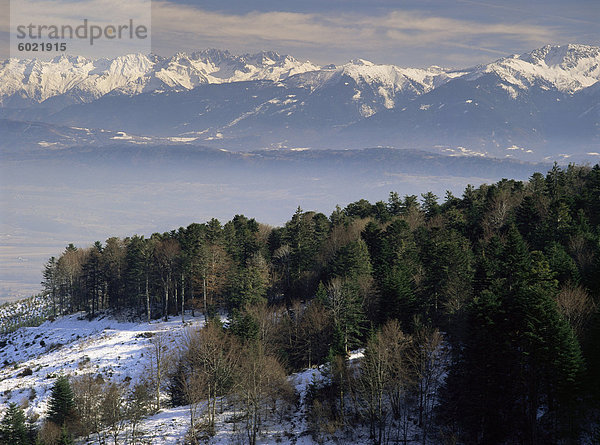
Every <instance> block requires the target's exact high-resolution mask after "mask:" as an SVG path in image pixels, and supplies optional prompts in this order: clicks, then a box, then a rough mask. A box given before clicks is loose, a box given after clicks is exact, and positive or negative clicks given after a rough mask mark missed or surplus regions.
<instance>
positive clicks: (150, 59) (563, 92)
mask: <svg viewBox="0 0 600 445" xmlns="http://www.w3.org/2000/svg"><path fill="white" fill-rule="evenodd" d="M598 80H600V48H598V47H593V46H586V45H564V46H556V45H555V46H550V45H549V46H545V47H542V48H539V49H537V50H534V51H532V52H530V53H526V54H522V55H513V56H509V57H505V58H501V59H499V60H497V61H495V62H492V63H489V64H486V65H481V66H476V67H470V68H465V69H444V68H440V67H435V66H434V67H429V68H427V69H418V68H401V67H397V66H394V65H375V64H373V63H371V62H368V61H366V60H362V59H358V60H353V61H350V62H349V63H347V64H344V65H340V66H335V65H327V66H323V67H319V66H316V65H314V64H311V63H310V62H302V61H298V60H296V59H294V58H293V57H290V56H286V55H279V54H277V53H274V52H261V53H258V54H254V55H241V56H237V55H232V54H231V53H229V52H227V51H218V50H206V51H202V52H197V53H193V54H189V55H188V54H183V53H180V54H176V55H174V56H172V57H170V58H164V57H159V56H154V55H150V56H144V55H127V56H123V57H118V58H116V59H113V60H105V59H101V60H88V59H84V58H82V57H66V56H63V57H59V58H56V59H54V60H52V61H49V62H42V61H39V60H33V61H32V60H16V59H11V60H8V61H5V62H4V63H3V64H2V65H1V67H0V104H1V105H2V106H1V107H0V117H2V118H3V119H5V120H8V121H10V122H14V121H21V122H24V121H26V122H38V123H44V124H48V125H50V126H60V127H66V128H69V127H76V128H83V129H85V130H86V131H88V132H89V131H99V130H100V129H102V130H105V131H108V132H124V134H128V133H132V134H135V135H136V136H137V137H132V138H131V140H132V143H143V141H144V139H143V138H144V137H145V138H147V140H148V141H152V140H153V138H162V140H164V139H165V138H177V139H178V140H179V141H181V140H185V142H187V143H201V144H204V145H209V146H210V145H212V146H217V147H224V148H232V149H239V150H251V149H260V148H298V147H300V148H306V147H311V148H360V147H365V146H378V145H383V146H394V147H400V148H420V149H431V150H436V151H440V152H445V153H449V154H475V155H482V156H495V157H517V158H522V159H528V160H543V159H549V158H552V157H556V156H563V158H564V157H565V156H569V154H570V153H579V154H581V155H584V154H589V153H596V152H600V149H598V146H599V145H600V105H599V104H600V87H599V85H600V83H599V82H598ZM3 126H4V127H10V128H12V127H15V125H13V124H7V123H6V122H5V123H4V125H3ZM16 127H18V126H16ZM118 134H121V133H118ZM118 134H117V135H116V136H115V135H112V136H110V138H108V139H109V140H110V139H111V138H113V137H116V138H119V137H120V136H118ZM105 136H106V135H105ZM140 137H142V140H141V142H140V139H139V138H140ZM13 139H14V138H13ZM75 139H77V138H75ZM99 139H102V140H104V139H107V138H106V137H103V138H99ZM117 140H122V139H117ZM41 141H42V142H44V139H43V138H42V140H41ZM56 142H57V143H58V147H60V146H61V144H64V145H72V143H73V138H72V137H71V138H70V139H69V140H68V141H66V140H65V141H60V140H59V141H56ZM590 156H594V155H590Z"/></svg>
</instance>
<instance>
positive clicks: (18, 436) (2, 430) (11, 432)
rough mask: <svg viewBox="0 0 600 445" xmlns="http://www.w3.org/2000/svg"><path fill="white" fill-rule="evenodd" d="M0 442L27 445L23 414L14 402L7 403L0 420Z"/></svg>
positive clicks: (27, 439) (27, 437) (6, 444)
mask: <svg viewBox="0 0 600 445" xmlns="http://www.w3.org/2000/svg"><path fill="white" fill-rule="evenodd" d="M0 444H1V445H29V435H28V431H27V425H26V422H25V414H24V413H23V410H22V409H21V408H20V407H19V406H18V405H17V404H16V403H11V404H10V405H8V409H7V410H6V412H5V414H4V417H3V418H2V421H1V422H0Z"/></svg>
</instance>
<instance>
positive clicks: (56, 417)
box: [48, 375, 75, 427]
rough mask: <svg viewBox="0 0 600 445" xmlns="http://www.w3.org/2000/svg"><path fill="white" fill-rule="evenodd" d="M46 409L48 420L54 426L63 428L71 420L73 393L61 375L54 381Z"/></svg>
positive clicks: (64, 377)
mask: <svg viewBox="0 0 600 445" xmlns="http://www.w3.org/2000/svg"><path fill="white" fill-rule="evenodd" d="M49 405H50V406H49V408H48V419H49V420H50V421H51V422H53V423H55V424H56V425H58V426H60V427H63V426H65V424H66V422H67V421H69V420H71V418H72V416H73V414H74V409H75V402H74V401H73V391H72V390H71V385H70V384H69V379H68V378H67V377H66V376H64V375H62V376H60V377H58V378H57V379H56V382H55V383H54V386H53V387H52V394H51V395H50V404H49Z"/></svg>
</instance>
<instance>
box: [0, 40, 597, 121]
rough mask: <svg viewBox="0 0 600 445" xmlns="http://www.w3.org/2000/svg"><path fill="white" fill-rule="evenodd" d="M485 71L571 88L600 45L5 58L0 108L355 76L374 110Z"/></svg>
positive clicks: (514, 80)
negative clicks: (382, 54)
mask: <svg viewBox="0 0 600 445" xmlns="http://www.w3.org/2000/svg"><path fill="white" fill-rule="evenodd" d="M490 74H492V75H496V76H497V77H498V83H497V84H498V85H499V87H500V88H502V89H504V90H505V91H506V93H507V94H508V95H509V96H510V97H512V98H517V97H518V96H519V94H521V92H523V91H526V90H527V89H529V88H531V87H533V86H535V87H537V88H541V89H555V90H558V91H560V92H563V93H574V92H577V91H580V90H582V89H584V88H588V87H590V86H592V85H594V84H596V83H598V80H600V48H599V47H594V46H587V45H574V44H570V45H563V46H558V45H554V46H550V45H548V46H544V47H542V48H539V49H536V50H534V51H532V52H530V53H526V54H522V55H514V56H510V57H505V58H502V59H499V60H497V61H495V62H492V63H489V64H486V65H481V66H477V67H474V68H470V69H466V70H448V69H443V68H440V67H438V66H431V67H429V68H426V69H420V68H401V67H398V66H395V65H381V64H375V63H373V62H369V61H367V60H364V59H354V60H352V61H350V62H348V63H346V64H344V65H339V66H336V65H327V66H324V67H319V66H317V65H314V64H312V63H311V62H308V61H306V62H302V61H299V60H296V59H294V58H293V57H291V56H287V55H280V54H278V53H276V52H272V51H263V52H260V53H257V54H244V55H233V54H231V53H229V52H228V51H221V50H215V49H210V50H205V51H200V52H194V53H191V54H187V53H177V54H175V55H173V56H172V57H168V58H166V57H161V56H156V55H148V56H147V55H143V54H129V55H125V56H120V57H117V58H115V59H87V58H84V57H75V56H64V55H63V56H59V57H56V58H54V59H52V60H50V61H41V60H19V59H9V60H5V61H3V62H0V106H4V107H6V106H13V107H24V106H27V105H31V104H35V103H40V102H43V101H45V100H47V99H50V98H53V97H55V96H61V98H60V99H55V100H56V101H58V102H56V104H57V105H68V104H70V103H81V102H91V101H93V100H95V99H97V98H99V97H101V96H104V95H106V94H108V93H113V94H125V95H135V94H139V93H142V92H157V93H159V92H167V91H182V90H189V89H192V88H195V87H197V86H198V85H202V84H218V83H229V82H240V81H252V80H269V81H274V82H283V81H285V82H286V83H287V84H288V85H291V86H294V85H295V86H299V87H304V88H309V89H310V90H311V91H316V90H319V89H320V88H323V87H326V86H331V85H334V84H337V83H338V82H341V83H340V85H342V86H346V85H348V86H350V84H351V83H353V82H354V83H355V85H352V86H351V88H352V90H353V91H354V92H353V93H352V96H350V98H351V99H352V100H354V101H355V102H356V103H357V106H358V107H359V108H360V107H361V105H362V104H365V105H367V106H368V107H369V108H372V109H373V110H376V111H379V110H380V109H383V108H393V107H395V106H396V105H397V104H399V103H400V102H401V100H400V97H399V95H401V96H402V98H403V99H412V98H415V97H417V96H419V95H421V94H425V93H428V92H430V91H431V90H433V89H435V88H437V87H439V86H441V85H444V84H445V83H447V82H449V81H451V80H452V79H455V78H457V77H462V78H464V79H465V80H467V81H469V80H476V79H478V78H480V77H482V76H484V75H490ZM594 88H596V87H594ZM352 90H351V91H352ZM365 110H366V109H365ZM367 113H368V112H367Z"/></svg>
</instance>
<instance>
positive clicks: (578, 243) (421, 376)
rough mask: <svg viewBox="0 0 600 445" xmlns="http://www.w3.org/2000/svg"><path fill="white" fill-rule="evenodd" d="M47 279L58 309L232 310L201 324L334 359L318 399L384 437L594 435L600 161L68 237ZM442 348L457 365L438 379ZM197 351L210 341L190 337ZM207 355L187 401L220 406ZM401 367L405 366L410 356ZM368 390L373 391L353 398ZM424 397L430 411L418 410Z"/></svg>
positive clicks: (282, 360)
mask: <svg viewBox="0 0 600 445" xmlns="http://www.w3.org/2000/svg"><path fill="white" fill-rule="evenodd" d="M43 277H44V280H43V286H44V289H45V292H46V294H47V296H48V298H49V299H50V300H51V302H52V307H53V310H54V312H55V314H56V315H59V314H63V313H68V312H71V311H81V310H83V311H86V312H87V313H88V314H89V315H90V316H94V314H95V313H96V312H97V311H98V310H101V309H107V308H110V309H118V310H131V311H133V312H134V313H137V314H138V315H139V316H142V317H144V318H147V319H151V318H158V317H163V318H168V317H172V316H181V317H182V318H184V317H185V314H186V311H190V310H191V311H199V312H201V313H203V314H205V316H206V317H207V319H209V318H210V319H215V315H216V314H217V313H218V312H219V311H223V310H226V311H228V312H229V314H230V317H229V320H230V321H229V323H228V325H227V326H225V327H219V328H215V330H214V332H212V333H209V334H202V335H207V336H209V338H212V339H213V340H214V339H215V338H220V337H219V335H225V337H223V338H220V340H219V341H220V342H221V343H222V344H227V345H228V346H227V347H225V346H222V347H218V348H217V349H219V350H223V351H226V350H227V348H229V347H231V348H234V346H232V345H233V343H235V342H241V344H243V345H246V346H244V347H249V346H247V345H252V348H253V349H252V350H253V351H255V353H254V354H253V355H252V356H253V357H254V358H260V357H264V359H265V360H269V361H270V362H269V363H271V365H269V366H262V365H261V366H259V367H258V368H257V369H267V368H268V369H273V370H276V371H273V372H275V373H276V374H277V375H280V374H281V371H280V370H279V369H281V370H283V372H284V375H285V373H286V372H291V371H294V370H299V369H303V368H305V367H310V366H313V365H315V364H322V363H328V364H329V365H328V366H329V369H330V372H331V379H330V383H329V384H328V385H327V386H326V387H325V388H315V390H314V391H313V396H312V399H311V401H310V403H311V404H312V405H311V406H312V407H313V408H314V409H315V410H316V411H315V412H321V413H328V414H327V416H326V417H328V418H331V419H333V420H332V424H333V425H337V426H336V428H337V427H340V428H343V426H344V425H345V424H347V423H348V420H347V416H348V415H349V413H350V412H353V413H354V414H355V415H357V416H359V417H360V418H362V419H364V421H365V422H367V423H368V424H369V425H370V427H369V428H370V432H371V435H372V437H373V439H374V443H384V442H385V441H386V440H391V439H390V437H391V435H390V434H391V433H390V431H391V430H390V428H391V427H392V426H393V428H395V429H396V434H397V436H398V437H399V435H401V434H400V432H401V431H407V430H408V429H407V426H406V422H407V419H408V418H409V417H410V418H413V419H414V418H417V419H418V420H417V422H418V423H419V425H420V427H421V428H422V431H423V437H425V436H426V434H429V435H430V437H431V435H434V434H437V435H441V436H443V437H445V438H449V437H453V438H455V439H456V440H459V441H463V442H466V443H491V444H494V443H529V444H535V443H557V442H561V441H567V442H568V441H576V440H578V439H579V438H581V437H583V435H585V434H588V435H589V434H592V435H593V432H590V431H589V428H591V425H593V424H594V421H595V420H594V419H595V418H596V419H597V416H598V412H599V411H598V409H599V406H598V400H599V399H600V397H599V396H600V385H599V384H598V380H597V378H595V376H597V375H599V374H600V349H599V346H598V342H597V341H596V340H595V339H597V338H598V335H599V330H600V318H599V312H598V299H599V296H600V278H599V277H600V166H599V165H596V166H594V167H587V166H576V165H570V166H569V167H567V168H564V169H563V168H561V167H559V166H557V165H555V166H554V167H553V168H552V169H551V170H550V171H549V172H547V174H546V175H543V174H540V173H535V174H533V175H532V176H531V177H530V178H529V180H528V181H515V180H506V179H503V180H502V181H499V182H498V183H496V184H492V185H486V184H484V185H481V186H480V187H478V188H475V187H472V186H468V187H467V188H466V189H465V191H464V193H463V195H462V196H461V197H456V196H454V195H453V194H452V193H450V192H447V194H446V196H445V197H444V199H443V200H440V199H439V198H438V197H437V196H435V195H434V194H433V193H431V192H429V193H424V194H423V195H421V197H420V199H419V197H417V196H404V197H400V196H399V195H398V194H397V193H391V194H390V196H389V199H388V200H387V202H383V201H380V202H377V203H375V204H371V203H370V202H368V201H367V200H364V199H363V200H360V201H357V202H354V203H351V204H349V205H348V206H346V207H345V208H343V209H342V208H340V207H337V208H336V209H335V210H334V211H333V213H332V214H331V215H330V216H329V217H327V216H326V215H324V214H322V213H316V212H310V211H308V212H307V211H303V210H302V209H300V208H298V210H297V211H296V212H295V213H294V215H293V216H292V217H291V219H290V220H289V221H288V222H286V223H285V225H283V226H282V227H270V226H267V225H264V224H260V223H258V222H257V221H255V220H254V219H249V218H247V217H245V216H242V215H237V216H235V217H234V218H233V219H232V220H231V221H229V222H227V223H225V224H221V223H220V222H219V221H217V220H216V219H213V220H211V221H209V222H207V223H204V224H196V223H194V224H191V225H189V226H188V227H185V228H183V227H182V228H179V229H178V230H173V231H171V232H167V233H163V234H158V233H156V234H153V235H152V236H150V237H149V238H146V237H144V236H139V235H135V236H132V237H129V238H125V239H119V238H109V239H108V240H106V242H105V243H104V244H102V243H100V242H96V243H95V244H94V245H93V246H92V247H89V248H77V247H75V246H73V245H69V246H68V247H67V248H66V249H65V251H64V252H63V253H62V254H61V255H60V256H59V257H58V258H51V259H50V260H49V261H48V263H47V264H46V266H45V268H44V272H43ZM211 329H213V328H211ZM223 332H224V334H222V333H223ZM219 333H221V334H219ZM199 335H200V334H199ZM234 338H235V340H232V339H234ZM390 338H391V339H396V340H395V341H389V339H390ZM215 341H216V340H215ZM200 343H202V342H200ZM217 343H218V342H217ZM442 344H443V345H444V349H445V350H446V351H448V354H447V356H446V357H445V358H444V359H443V362H444V366H445V371H447V376H446V378H445V379H444V382H443V385H441V386H440V387H439V388H437V387H436V388H435V391H433V392H432V390H431V389H428V385H437V383H436V382H438V379H437V378H434V377H432V376H435V370H436V369H439V366H438V365H439V362H440V360H441V358H440V356H439V353H440V352H439V351H440V350H441V349H440V345H442ZM415 345H418V346H417V347H415ZM428 345H429V346H428ZM431 345H436V346H435V347H433V346H431ZM365 346H366V350H365V358H364V359H363V361H362V365H361V370H362V371H361V373H362V374H361V375H362V376H363V377H360V378H358V377H356V375H354V377H353V378H352V379H350V377H349V376H350V375H351V374H353V373H352V372H350V371H349V370H348V360H347V357H348V353H349V351H351V350H353V349H355V348H357V347H365ZM189 347H190V350H194V351H195V349H193V348H200V349H202V347H203V346H198V345H196V346H193V341H192V339H190V345H189ZM256 348H258V349H256ZM394 348H395V349H394ZM215 350H216V349H215ZM215 350H213V353H214V351H215ZM257 351H258V352H257ZM394 351H395V352H394ZM202 354H203V353H202V352H201V351H196V352H194V353H193V354H190V356H189V357H187V358H186V355H185V354H183V355H182V356H181V357H180V358H179V359H178V366H179V367H180V370H181V373H179V375H181V376H184V377H181V378H179V383H177V381H178V380H177V378H175V377H173V376H171V380H172V382H175V383H173V385H174V386H173V388H178V389H176V390H174V394H175V399H177V397H180V399H181V400H182V401H187V402H191V401H193V400H197V397H198V395H192V394H191V393H189V391H191V390H192V388H193V387H195V385H192V384H191V383H193V382H191V381H190V380H189V379H190V378H191V376H194V375H197V376H198V377H197V378H198V379H200V380H198V381H202V382H203V383H202V385H201V387H202V388H203V389H202V391H200V393H201V395H202V397H206V398H207V399H208V400H209V401H211V400H212V401H213V402H212V403H213V407H214V403H215V402H214V401H215V400H216V398H217V397H218V396H219V395H220V394H222V393H224V392H226V389H227V384H226V383H223V381H220V380H219V381H217V380H218V379H217V380H215V379H216V377H214V376H212V377H211V375H210V373H209V372H208V371H207V370H208V369H214V367H215V366H217V367H218V366H220V365H217V364H214V363H213V364H209V363H208V362H203V361H202V360H200V359H199V357H202V356H203V355H202ZM261 354H262V355H261ZM390 354H392V356H394V357H395V358H394V359H393V360H391V359H389V358H386V357H389V356H390ZM393 354H396V355H393ZM233 355H236V354H233ZM198 360H200V361H198ZM207 360H208V359H207ZM223 360H225V359H223ZM275 363H276V365H275ZM399 363H400V364H401V363H406V364H407V366H406V367H400V368H398V369H396V368H394V367H395V366H400V365H398V364H399ZM436 363H438V365H436V366H433V365H434V364H436ZM233 368H235V367H233ZM233 368H232V369H233ZM248 373H249V371H248V370H246V371H245V372H244V373H243V375H249V374H248ZM174 375H178V374H177V373H175V374H174ZM364 376H368V377H364ZM355 377H356V378H355ZM194 378H196V377H194ZM211 379H212V380H211ZM357 379H358V380H357ZM361 379H362V380H361ZM224 381H225V382H226V381H227V379H225V380H224ZM271 381H272V379H271ZM348 382H353V383H352V384H349V383H348ZM196 386H197V385H196ZM186 388H187V390H186ZM360 388H362V389H360ZM359 389H360V390H359ZM409 389H410V390H409ZM186 391H188V394H187V395H186ZM361 391H362V392H361ZM359 392H360V393H361V394H363V396H364V397H366V398H362V397H363V396H361V398H360V400H363V401H364V400H366V402H364V403H363V402H361V403H360V404H357V403H354V404H352V403H349V402H348V401H349V400H352V399H353V397H352V394H359ZM177 394H179V396H176V395H177ZM409 396H410V398H411V401H410V403H409V402H408V401H407V403H408V405H407V404H406V403H403V402H401V401H402V400H404V399H403V398H404V397H409ZM358 399H359V398H358V396H357V397H355V398H354V400H358ZM245 400H251V398H249V396H248V397H246V399H245ZM406 400H408V399H406ZM274 403H275V404H276V403H277V402H274ZM409 405H410V406H413V407H414V408H415V410H416V411H414V413H416V414H414V413H413V414H410V416H409V415H408V414H407V412H406V411H403V409H404V408H403V407H406V406H409ZM253 406H254V405H253ZM359 406H360V409H359V408H358V407H359ZM352 407H354V408H352ZM260 412H261V411H260V410H258V411H257V413H260ZM247 415H248V417H247V419H248V422H251V415H250V414H248V413H247ZM594 416H596V417H594ZM210 418H211V417H210V416H209V419H210ZM212 418H213V419H214V411H213V416H212ZM259 418H260V416H259V417H256V418H255V421H254V423H250V425H257V424H258V425H259V424H260V422H258V420H257V419H259ZM315 418H321V419H322V418H324V417H323V416H316V417H315ZM402 422H404V423H402ZM209 423H210V422H209ZM402 425H404V427H403V428H404V429H403V428H402V427H401V426H402ZM428 425H436V430H435V431H433V427H432V428H430V430H431V431H429V432H427V428H426V427H427V426H428ZM321 427H323V425H321ZM321 427H319V428H321ZM252 428H254V427H252ZM252 428H251V429H252ZM253 431H258V428H256V429H254V430H253ZM596 434H597V433H596ZM441 436H440V437H441ZM386 438H387V439H386ZM423 440H425V439H423Z"/></svg>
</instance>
